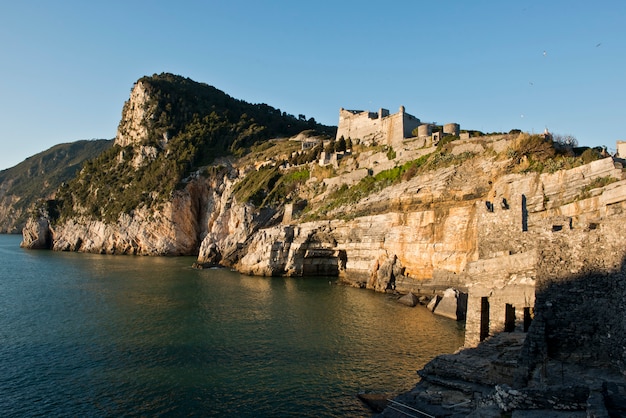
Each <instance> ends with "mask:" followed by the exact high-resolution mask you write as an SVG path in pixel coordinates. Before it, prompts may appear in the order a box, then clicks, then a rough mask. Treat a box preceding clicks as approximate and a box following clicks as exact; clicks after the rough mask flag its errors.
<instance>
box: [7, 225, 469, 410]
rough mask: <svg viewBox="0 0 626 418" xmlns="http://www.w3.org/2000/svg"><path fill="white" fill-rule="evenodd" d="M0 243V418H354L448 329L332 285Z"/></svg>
mask: <svg viewBox="0 0 626 418" xmlns="http://www.w3.org/2000/svg"><path fill="white" fill-rule="evenodd" d="M20 240H21V236H17V235H0V414H1V416H3V417H126V416H128V417H134V416H137V417H139V416H141V417H158V416H166V417H191V416H199V417H204V416H215V417H367V416H371V415H372V413H371V412H370V411H369V410H368V409H367V408H366V407H365V406H364V405H363V404H362V403H361V401H360V400H359V399H358V398H357V394H359V393H399V392H402V391H406V390H409V389H411V388H412V387H413V386H414V385H415V384H416V383H417V382H418V380H419V377H418V375H417V374H416V371H417V370H418V369H420V368H421V367H422V366H423V365H424V364H425V363H426V362H428V361H429V360H430V359H432V358H433V357H435V356H436V355H438V354H441V353H450V352H454V351H455V350H457V349H458V348H459V347H460V346H462V344H463V337H464V330H463V325H462V324H461V323H458V322H455V321H452V320H450V319H447V318H442V317H438V316H435V315H433V314H431V313H430V312H429V311H428V310H427V309H426V308H425V307H421V306H418V307H415V308H410V307H407V306H404V305H401V304H399V303H398V302H397V296H394V295H389V294H381V293H375V292H373V291H370V290H364V289H356V288H353V287H349V286H344V285H340V284H338V282H337V279H336V278H334V277H299V278H278V277H271V278H270V277H251V276H246V275H242V274H239V273H237V272H233V271H230V270H228V269H205V270H196V269H193V268H192V267H191V266H192V264H193V262H194V261H195V260H194V258H193V257H139V256H107V255H94V254H79V253H62V252H53V251H41V250H24V249H21V248H20V247H19V243H20Z"/></svg>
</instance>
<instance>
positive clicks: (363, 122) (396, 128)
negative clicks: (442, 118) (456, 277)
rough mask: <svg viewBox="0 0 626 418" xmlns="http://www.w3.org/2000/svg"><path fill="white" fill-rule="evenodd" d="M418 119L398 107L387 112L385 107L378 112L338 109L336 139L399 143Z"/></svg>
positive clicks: (415, 124)
mask: <svg viewBox="0 0 626 418" xmlns="http://www.w3.org/2000/svg"><path fill="white" fill-rule="evenodd" d="M419 124H420V120H419V119H418V118H416V117H415V116H412V115H409V114H408V113H406V112H405V111H404V107H403V106H402V107H400V111H399V112H398V113H394V114H392V115H390V114H389V111H388V110H387V109H380V110H379V112H378V113H373V112H369V111H354V110H346V109H343V108H342V109H340V110H339V125H338V128H337V139H339V138H341V137H342V136H343V137H344V138H352V139H360V140H361V141H364V142H366V143H367V142H382V143H385V144H388V145H393V144H401V143H402V141H403V140H404V138H408V137H411V132H412V131H413V129H415V128H417V127H418V126H419Z"/></svg>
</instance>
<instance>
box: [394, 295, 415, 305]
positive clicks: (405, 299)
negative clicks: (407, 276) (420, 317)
mask: <svg viewBox="0 0 626 418" xmlns="http://www.w3.org/2000/svg"><path fill="white" fill-rule="evenodd" d="M398 302H400V303H401V304H403V305H406V306H410V307H414V306H416V305H417V303H418V299H417V296H415V295H414V294H413V293H411V292H409V293H407V294H406V295H404V296H402V297H401V298H400V299H398Z"/></svg>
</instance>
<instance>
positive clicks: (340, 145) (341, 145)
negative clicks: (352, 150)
mask: <svg viewBox="0 0 626 418" xmlns="http://www.w3.org/2000/svg"><path fill="white" fill-rule="evenodd" d="M346 150H347V144H346V139H345V138H344V137H343V135H342V136H341V138H339V141H337V144H336V145H335V151H337V152H345V151H346Z"/></svg>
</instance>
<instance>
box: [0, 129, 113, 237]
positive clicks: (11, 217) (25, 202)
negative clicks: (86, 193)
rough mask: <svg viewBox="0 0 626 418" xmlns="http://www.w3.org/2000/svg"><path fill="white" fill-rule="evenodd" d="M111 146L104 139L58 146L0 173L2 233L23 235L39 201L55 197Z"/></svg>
mask: <svg viewBox="0 0 626 418" xmlns="http://www.w3.org/2000/svg"><path fill="white" fill-rule="evenodd" d="M112 145H113V140H105V139H99V140H82V141H76V142H70V143H66V144H59V145H55V146H53V147H52V148H50V149H48V150H46V151H43V152H40V153H39V154H36V155H33V156H32V157H29V158H27V159H26V160H24V161H23V162H21V163H19V164H18V165H16V166H15V167H11V168H8V169H6V170H2V171H0V233H9V234H15V233H20V232H21V231H22V228H23V227H24V224H25V223H26V219H27V218H28V217H29V216H31V212H30V209H31V208H32V207H33V205H34V204H35V203H36V202H37V201H38V200H40V199H51V198H53V197H54V196H55V195H56V191H57V189H58V188H59V186H60V185H61V184H62V183H63V182H66V181H69V180H70V179H72V178H73V177H74V176H75V175H76V173H77V172H78V170H79V169H80V167H81V166H82V164H83V163H84V162H85V161H86V160H90V159H92V158H95V157H96V156H98V155H99V154H101V153H102V152H104V151H105V150H107V149H108V148H110V147H111V146H112Z"/></svg>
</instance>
